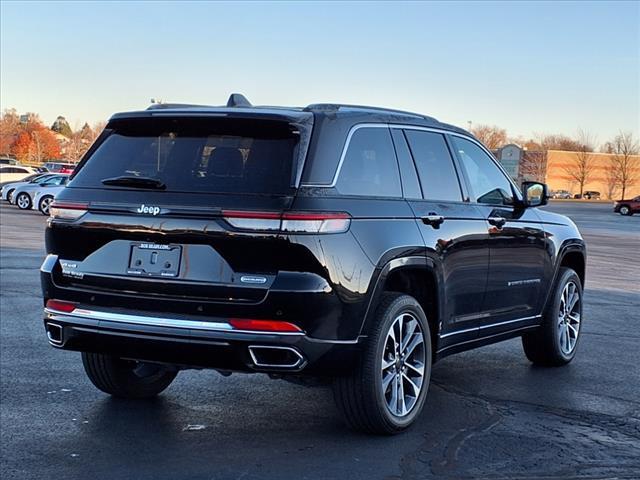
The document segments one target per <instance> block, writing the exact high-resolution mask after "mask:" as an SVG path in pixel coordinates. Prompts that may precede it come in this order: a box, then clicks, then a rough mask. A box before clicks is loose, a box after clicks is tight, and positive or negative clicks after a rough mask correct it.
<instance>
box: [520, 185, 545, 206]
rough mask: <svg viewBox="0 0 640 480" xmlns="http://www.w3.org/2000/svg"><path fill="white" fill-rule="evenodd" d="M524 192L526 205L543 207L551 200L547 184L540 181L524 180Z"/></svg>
mask: <svg viewBox="0 0 640 480" xmlns="http://www.w3.org/2000/svg"><path fill="white" fill-rule="evenodd" d="M522 193H523V195H524V206H525V207H541V206H542V205H546V204H547V202H548V200H549V194H548V192H547V185H546V184H544V183H540V182H523V183H522Z"/></svg>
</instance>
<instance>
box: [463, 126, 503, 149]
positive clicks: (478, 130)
mask: <svg viewBox="0 0 640 480" xmlns="http://www.w3.org/2000/svg"><path fill="white" fill-rule="evenodd" d="M471 133H473V134H474V135H475V137H476V138H477V139H478V140H480V141H481V142H482V143H483V145H484V146H485V147H487V148H488V149H489V150H495V149H497V148H500V147H502V146H503V145H505V144H506V143H507V131H506V130H504V129H503V128H499V127H496V126H495V125H494V126H490V125H476V126H475V127H473V128H472V129H471Z"/></svg>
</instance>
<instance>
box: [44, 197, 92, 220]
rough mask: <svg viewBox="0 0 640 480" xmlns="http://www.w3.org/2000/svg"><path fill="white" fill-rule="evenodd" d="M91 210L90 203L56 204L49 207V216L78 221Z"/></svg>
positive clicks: (54, 202)
mask: <svg viewBox="0 0 640 480" xmlns="http://www.w3.org/2000/svg"><path fill="white" fill-rule="evenodd" d="M88 210H89V204H88V203H77V202H56V201H55V200H54V201H53V203H52V204H51V205H50V206H49V216H50V217H51V218H57V219H62V220H76V219H78V218H80V217H81V216H82V215H84V214H85V213H87V211H88Z"/></svg>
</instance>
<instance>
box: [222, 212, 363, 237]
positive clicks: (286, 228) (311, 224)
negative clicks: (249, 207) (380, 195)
mask: <svg viewBox="0 0 640 480" xmlns="http://www.w3.org/2000/svg"><path fill="white" fill-rule="evenodd" d="M222 215H223V217H224V219H225V220H226V221H227V222H228V223H229V224H230V225H232V226H233V227H235V228H238V229H240V230H263V231H281V232H292V233H342V232H346V231H347V230H349V225H350V223H351V216H350V215H349V214H348V213H344V212H285V213H275V212H250V211H244V210H224V211H223V212H222Z"/></svg>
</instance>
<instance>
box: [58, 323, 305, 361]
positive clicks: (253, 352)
mask: <svg viewBox="0 0 640 480" xmlns="http://www.w3.org/2000/svg"><path fill="white" fill-rule="evenodd" d="M46 330H47V338H48V339H49V342H50V343H51V344H52V345H54V346H58V347H59V346H61V345H62V344H63V343H64V329H63V328H62V325H59V324H57V323H53V322H47V323H46ZM248 349H249V355H250V357H251V362H252V363H253V366H254V367H257V368H260V369H263V368H264V369H282V370H294V371H298V370H301V369H302V368H303V367H304V366H305V364H306V363H307V362H306V360H305V358H304V357H303V356H302V354H301V353H300V352H298V350H296V349H295V348H293V347H280V346H268V345H250V346H249V347H248Z"/></svg>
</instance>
